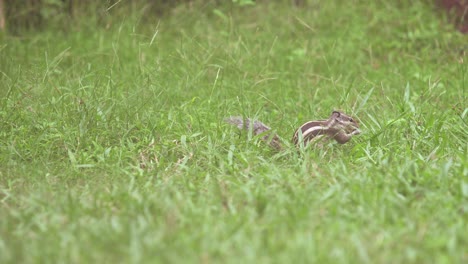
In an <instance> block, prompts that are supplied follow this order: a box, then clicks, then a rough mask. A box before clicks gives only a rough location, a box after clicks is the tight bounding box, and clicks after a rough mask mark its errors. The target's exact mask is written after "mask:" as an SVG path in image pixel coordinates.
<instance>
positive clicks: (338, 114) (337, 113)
mask: <svg viewBox="0 0 468 264" xmlns="http://www.w3.org/2000/svg"><path fill="white" fill-rule="evenodd" d="M340 115H341V113H340V112H338V111H333V112H332V116H333V117H335V118H336V117H340Z"/></svg>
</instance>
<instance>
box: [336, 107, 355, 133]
mask: <svg viewBox="0 0 468 264" xmlns="http://www.w3.org/2000/svg"><path fill="white" fill-rule="evenodd" d="M330 121H332V126H334V127H335V128H337V129H342V130H345V131H346V132H348V133H351V132H353V131H355V133H360V130H359V123H358V122H357V120H355V119H354V118H353V117H351V116H349V115H346V114H345V113H343V112H340V111H333V112H332V114H331V116H330Z"/></svg>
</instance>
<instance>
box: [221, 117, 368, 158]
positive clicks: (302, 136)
mask: <svg viewBox="0 0 468 264" xmlns="http://www.w3.org/2000/svg"><path fill="white" fill-rule="evenodd" d="M224 121H225V122H227V123H229V124H231V125H235V126H237V128H239V129H245V130H252V133H253V134H254V135H260V134H262V133H265V132H267V131H270V130H271V128H270V127H268V126H267V125H265V124H264V123H262V122H260V121H258V120H252V119H250V118H247V119H245V120H244V119H243V118H242V117H240V116H231V117H228V118H226V119H225V120H224ZM360 133H361V130H359V124H358V122H357V121H356V120H355V119H354V118H352V117H351V116H349V115H347V114H345V113H343V112H340V111H333V112H332V114H331V116H330V117H329V118H328V119H326V120H316V121H309V122H306V123H304V124H303V125H301V126H300V127H299V128H298V129H296V131H295V132H294V135H293V137H292V142H293V144H294V145H295V146H296V147H299V146H301V145H303V146H305V145H307V144H309V143H310V142H312V141H313V140H316V139H318V138H319V137H323V136H325V137H326V138H329V139H330V138H332V139H334V140H336V142H338V143H340V144H345V143H346V142H348V141H349V140H350V139H351V137H352V136H354V135H358V134H360ZM262 140H264V141H266V142H269V144H270V146H272V147H273V148H275V149H278V150H279V149H282V146H281V142H280V139H279V137H278V136H277V135H276V134H273V135H271V134H266V135H265V136H263V137H262Z"/></svg>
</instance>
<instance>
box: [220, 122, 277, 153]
mask: <svg viewBox="0 0 468 264" xmlns="http://www.w3.org/2000/svg"><path fill="white" fill-rule="evenodd" d="M224 121H225V122H226V123H229V124H231V125H235V126H236V127H237V128H239V129H245V130H252V133H253V134H254V135H255V136H257V135H260V134H262V133H264V132H267V131H269V130H271V128H270V127H269V126H267V125H265V124H264V123H262V122H260V121H258V120H252V119H250V118H246V119H244V118H242V117H240V116H231V117H228V118H226V119H224ZM262 139H263V140H265V141H269V144H270V145H271V146H272V147H274V148H276V149H281V144H280V139H279V138H278V136H277V135H273V136H271V135H269V134H267V135H265V136H264V137H262Z"/></svg>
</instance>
